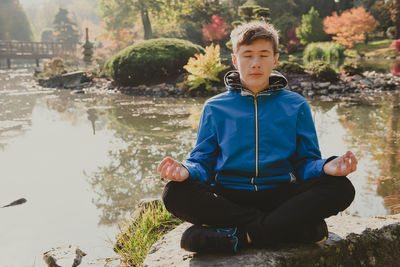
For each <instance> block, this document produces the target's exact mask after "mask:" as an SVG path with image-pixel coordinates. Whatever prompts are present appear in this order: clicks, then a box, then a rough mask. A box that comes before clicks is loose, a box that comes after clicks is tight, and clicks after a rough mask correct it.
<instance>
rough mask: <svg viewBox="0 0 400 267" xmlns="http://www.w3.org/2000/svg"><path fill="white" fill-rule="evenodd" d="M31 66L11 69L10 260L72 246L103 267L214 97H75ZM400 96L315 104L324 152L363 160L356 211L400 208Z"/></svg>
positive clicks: (5, 250)
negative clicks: (124, 224) (42, 83)
mask: <svg viewBox="0 0 400 267" xmlns="http://www.w3.org/2000/svg"><path fill="white" fill-rule="evenodd" d="M32 72H33V71H32V70H31V69H14V70H0V177H1V179H0V206H3V205H6V204H8V203H10V202H12V201H14V200H16V199H19V198H22V197H23V198H26V199H27V203H25V204H22V205H19V206H13V207H8V208H3V209H0V221H1V228H0V240H1V242H0V265H1V266H41V265H42V264H43V261H42V253H43V252H45V251H47V250H49V249H51V248H53V247H58V246H68V245H70V244H71V245H76V246H79V247H80V248H81V249H82V250H83V251H85V252H86V253H88V256H86V257H85V262H86V263H88V264H89V263H90V264H92V266H104V259H105V258H107V257H113V256H114V253H113V251H112V243H113V241H114V240H115V235H116V233H117V232H118V223H119V222H120V221H121V220H122V219H124V218H128V217H129V214H130V213H131V212H133V208H134V206H135V204H136V203H137V201H138V200H139V199H141V198H148V197H158V196H160V193H161V191H162V188H163V185H164V184H165V182H164V181H162V180H161V179H159V178H158V174H157V172H156V167H157V165H158V163H159V162H160V161H161V160H162V159H163V158H164V157H165V156H167V155H169V156H172V157H174V158H176V159H178V160H184V159H185V158H186V157H187V156H188V154H189V153H190V151H191V149H192V147H193V145H194V143H195V140H196V123H197V120H198V115H199V112H200V110H201V107H202V105H203V103H204V101H205V100H206V99H205V98H193V99H176V98H152V97H133V96H126V95H121V94H112V93H110V94H100V93H90V94H73V93H72V92H71V91H68V90H50V89H42V88H39V87H36V86H35V84H34V82H33V80H32ZM399 99H400V98H399V94H393V95H391V96H388V97H384V98H383V99H382V100H381V101H379V102H378V103H377V102H376V101H373V102H371V103H363V104H360V103H358V104H357V103H344V102H318V101H311V103H310V104H311V109H312V114H313V118H314V121H315V124H316V128H317V133H318V137H319V142H320V148H321V152H322V154H323V157H328V156H330V155H334V154H336V155H339V154H342V153H344V152H345V151H346V150H352V151H353V152H355V154H356V155H357V157H358V158H359V166H358V170H357V172H356V173H353V174H351V175H350V179H351V180H352V181H353V183H354V185H355V187H356V190H357V195H356V198H355V201H354V202H353V204H352V205H351V206H350V207H349V208H348V209H347V210H346V211H345V213H347V214H352V215H357V216H361V217H368V216H374V215H387V214H391V213H398V212H400V167H399V165H398V164H397V163H398V162H399V159H400V148H399V141H400V119H399V118H400V106H399ZM338 193H340V192H338Z"/></svg>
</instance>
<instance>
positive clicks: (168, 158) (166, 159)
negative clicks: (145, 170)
mask: <svg viewBox="0 0 400 267" xmlns="http://www.w3.org/2000/svg"><path fill="white" fill-rule="evenodd" d="M170 160H171V158H170V157H165V158H164V159H163V160H162V161H161V162H160V164H159V165H158V168H157V171H158V172H161V169H162V167H164V165H165V164H167V163H168V162H169V161H170Z"/></svg>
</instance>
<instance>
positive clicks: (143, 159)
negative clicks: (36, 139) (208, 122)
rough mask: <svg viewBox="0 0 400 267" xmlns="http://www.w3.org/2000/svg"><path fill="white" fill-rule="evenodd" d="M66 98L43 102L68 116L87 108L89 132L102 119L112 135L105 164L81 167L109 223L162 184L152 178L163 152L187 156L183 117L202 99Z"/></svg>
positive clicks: (190, 137) (189, 137)
mask: <svg viewBox="0 0 400 267" xmlns="http://www.w3.org/2000/svg"><path fill="white" fill-rule="evenodd" d="M71 97H72V96H71V95H66V96H64V97H62V98H50V99H47V106H48V107H49V108H50V109H54V110H55V111H57V112H59V113H60V116H62V117H63V118H65V119H66V120H69V121H74V120H75V119H76V117H77V116H79V114H84V113H86V114H87V119H88V120H89V121H90V123H91V126H92V129H93V134H95V133H96V129H97V128H98V127H99V126H100V124H101V127H102V128H107V130H111V131H112V132H113V135H114V139H113V141H112V142H113V149H112V150H110V151H109V152H108V159H109V160H108V163H107V164H106V165H104V166H100V167H98V168H97V170H96V171H94V172H90V173H87V172H85V175H86V177H87V180H88V182H89V184H90V185H91V187H92V189H93V192H94V193H95V198H94V199H93V200H92V202H93V203H94V204H95V206H96V208H97V209H98V210H101V211H102V214H101V217H100V220H99V224H100V225H112V224H115V223H116V222H118V220H120V219H121V218H124V217H126V216H127V215H129V213H131V212H132V209H133V207H134V206H135V205H136V203H137V202H138V201H139V200H140V199H141V198H143V197H157V196H159V194H160V192H161V190H162V187H163V185H164V183H163V182H162V181H161V180H160V179H159V178H157V177H158V174H157V173H156V172H155V170H156V168H157V165H158V163H159V162H160V161H161V160H162V159H163V158H164V157H165V156H166V155H170V156H173V157H175V158H177V159H179V160H184V159H185V158H186V156H187V154H188V153H189V152H190V150H191V147H192V146H193V142H194V139H195V135H196V131H195V130H194V129H193V128H192V127H191V125H190V122H189V121H188V120H187V119H188V117H190V111H191V109H193V107H194V106H196V105H198V106H201V105H202V103H203V101H204V99H197V100H176V99H148V98H135V99H134V100H131V101H127V98H128V97H124V96H114V97H103V98H101V97H96V98H91V97H90V98H83V97H82V98H80V99H79V101H77V100H76V99H75V100H73V99H70V98H71ZM111 107H112V108H111ZM72 110H73V112H71V111H72ZM68 111H69V112H68Z"/></svg>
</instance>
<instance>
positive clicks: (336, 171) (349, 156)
mask: <svg viewBox="0 0 400 267" xmlns="http://www.w3.org/2000/svg"><path fill="white" fill-rule="evenodd" d="M357 163H358V161H357V159H356V157H355V156H354V154H353V153H352V152H351V151H347V152H346V154H344V155H343V156H341V157H338V158H335V159H334V160H331V161H329V162H328V163H326V164H325V166H324V172H325V173H326V174H328V175H332V176H346V175H348V174H350V173H352V172H354V171H355V170H356V169H357Z"/></svg>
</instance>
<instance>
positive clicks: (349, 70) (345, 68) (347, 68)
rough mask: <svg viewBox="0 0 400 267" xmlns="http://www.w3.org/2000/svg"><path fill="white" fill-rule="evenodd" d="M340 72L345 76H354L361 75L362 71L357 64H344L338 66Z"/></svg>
mask: <svg viewBox="0 0 400 267" xmlns="http://www.w3.org/2000/svg"><path fill="white" fill-rule="evenodd" d="M340 72H342V73H344V74H347V75H356V74H362V73H363V69H362V68H361V66H360V65H359V64H357V63H345V64H343V65H342V66H340Z"/></svg>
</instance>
